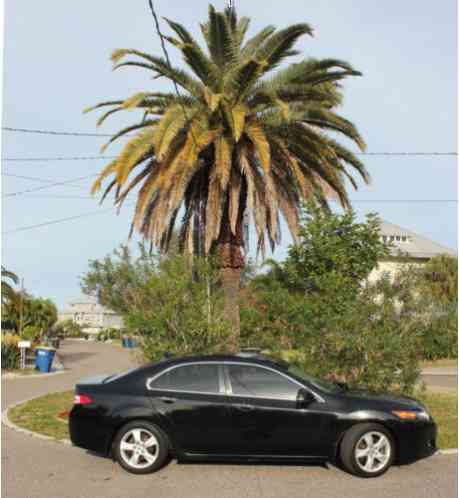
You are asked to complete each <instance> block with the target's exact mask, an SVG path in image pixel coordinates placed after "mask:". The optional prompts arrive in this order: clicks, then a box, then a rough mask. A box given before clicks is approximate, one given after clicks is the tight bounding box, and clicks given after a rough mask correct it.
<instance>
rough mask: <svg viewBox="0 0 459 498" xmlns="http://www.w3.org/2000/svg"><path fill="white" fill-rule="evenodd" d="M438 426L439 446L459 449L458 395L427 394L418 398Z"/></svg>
mask: <svg viewBox="0 0 459 498" xmlns="http://www.w3.org/2000/svg"><path fill="white" fill-rule="evenodd" d="M417 397H418V398H419V400H420V401H422V402H423V403H424V404H425V405H426V406H427V408H428V409H429V411H430V413H431V415H432V417H433V418H434V420H435V422H437V425H438V438H437V446H438V447H439V448H440V449H448V448H457V393H451V394H450V393H439V392H432V391H430V392H425V393H423V394H420V395H418V396H417Z"/></svg>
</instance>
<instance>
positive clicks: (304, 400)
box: [296, 389, 316, 408]
mask: <svg viewBox="0 0 459 498" xmlns="http://www.w3.org/2000/svg"><path fill="white" fill-rule="evenodd" d="M315 400H316V397H315V396H314V394H312V393H311V392H309V391H308V390H306V389H300V390H299V391H298V394H297V395H296V407H297V408H306V407H307V406H308V405H310V404H311V403H312V402H313V401H315Z"/></svg>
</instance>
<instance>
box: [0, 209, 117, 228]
mask: <svg viewBox="0 0 459 498" xmlns="http://www.w3.org/2000/svg"><path fill="white" fill-rule="evenodd" d="M116 207H117V206H115V207H113V206H112V207H110V208H107V209H102V210H99V211H91V212H90V213H84V214H79V215H76V216H69V217H67V218H60V219H57V220H50V221H45V222H43V223H37V224H36V225H29V226H25V227H20V228H15V229H14V230H7V231H6V232H2V235H7V234H9V233H17V232H24V231H26V230H32V229H34V228H40V227H44V226H48V225H55V224H57V223H64V222H67V221H73V220H78V219H80V218H86V217H88V216H97V215H99V214H104V213H108V212H109V211H113V210H114V209H116Z"/></svg>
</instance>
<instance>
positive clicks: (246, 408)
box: [236, 404, 254, 412]
mask: <svg viewBox="0 0 459 498" xmlns="http://www.w3.org/2000/svg"><path fill="white" fill-rule="evenodd" d="M236 408H239V410H242V411H244V412H250V411H252V410H253V409H254V407H253V406H252V405H244V404H241V405H236Z"/></svg>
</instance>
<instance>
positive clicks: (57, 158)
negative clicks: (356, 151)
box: [2, 156, 118, 162]
mask: <svg viewBox="0 0 459 498" xmlns="http://www.w3.org/2000/svg"><path fill="white" fill-rule="evenodd" d="M117 157H118V156H54V157H3V158H2V161H4V162H28V161H40V162H47V161H94V160H99V159H115V158H117Z"/></svg>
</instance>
